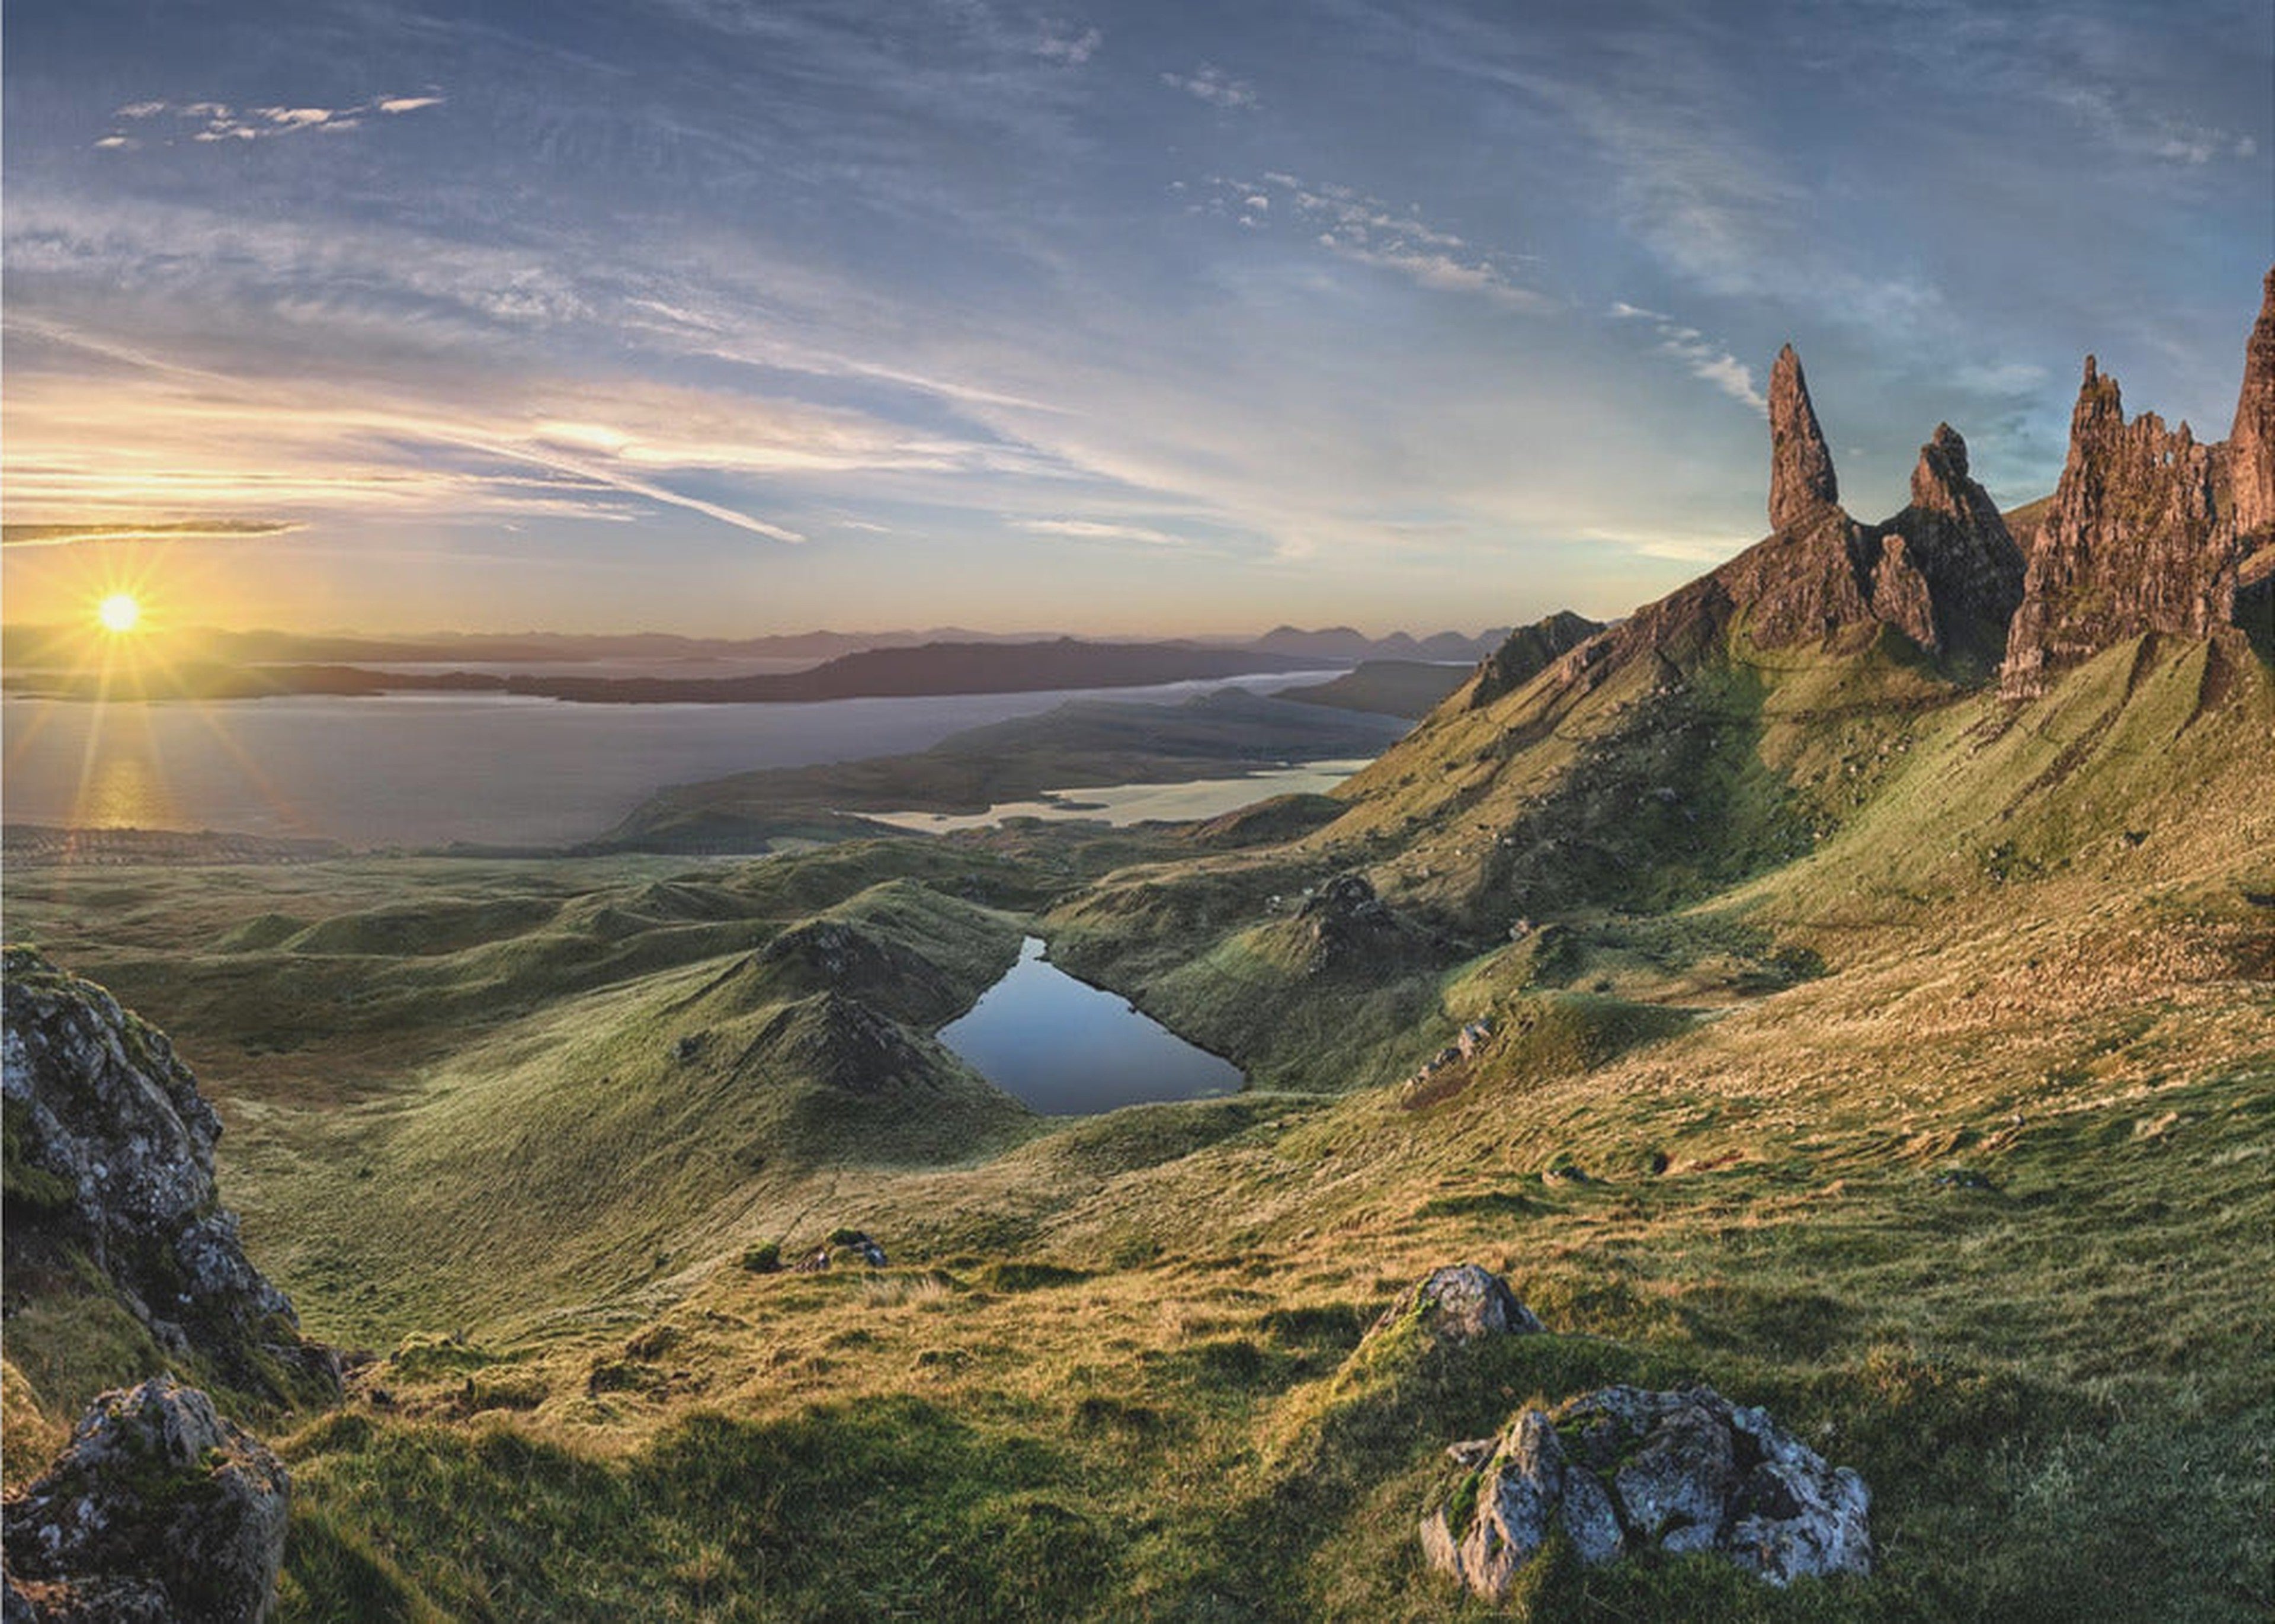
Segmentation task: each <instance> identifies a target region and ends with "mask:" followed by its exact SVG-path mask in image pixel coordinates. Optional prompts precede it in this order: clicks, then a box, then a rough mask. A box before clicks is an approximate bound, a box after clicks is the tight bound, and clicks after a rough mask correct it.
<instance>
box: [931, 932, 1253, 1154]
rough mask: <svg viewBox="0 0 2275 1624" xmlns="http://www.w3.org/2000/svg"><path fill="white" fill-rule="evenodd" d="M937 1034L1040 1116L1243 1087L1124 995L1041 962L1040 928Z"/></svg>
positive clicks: (1227, 1069) (1221, 1063) (1229, 1068)
mask: <svg viewBox="0 0 2275 1624" xmlns="http://www.w3.org/2000/svg"><path fill="white" fill-rule="evenodd" d="M940 1040H941V1042H942V1043H944V1044H946V1045H947V1046H949V1048H951V1049H953V1050H955V1051H956V1054H960V1055H962V1056H963V1057H964V1059H965V1060H966V1061H969V1062H971V1066H972V1067H973V1069H976V1070H977V1071H979V1074H980V1075H981V1076H984V1077H986V1079H987V1080H988V1081H989V1082H991V1083H993V1084H995V1086H996V1087H998V1088H1000V1089H1001V1090H1002V1091H1004V1092H1005V1093H1007V1094H1012V1095H1016V1096H1017V1098H1019V1099H1023V1100H1024V1101H1025V1102H1026V1103H1027V1104H1028V1105H1029V1106H1032V1107H1033V1108H1034V1109H1036V1110H1038V1111H1039V1112H1041V1113H1042V1114H1044V1115H1046V1116H1087V1115H1090V1114H1092V1113H1094V1112H1099V1111H1111V1110H1114V1109H1115V1108H1116V1107H1121V1106H1134V1105H1143V1104H1145V1102H1147V1101H1149V1100H1158V1099H1206V1098H1209V1097H1210V1096H1212V1095H1218V1094H1231V1093H1236V1092H1238V1091H1239V1090H1240V1088H1241V1086H1242V1084H1243V1083H1244V1082H1245V1081H1246V1079H1245V1078H1243V1076H1241V1075H1240V1069H1239V1068H1238V1067H1236V1066H1235V1065H1234V1064H1233V1063H1232V1062H1231V1061H1228V1060H1225V1059H1222V1058H1221V1057H1220V1056H1218V1055H1214V1054H1210V1053H1209V1052H1208V1051H1207V1050H1206V1049H1200V1048H1195V1047H1194V1046H1192V1045H1191V1044H1190V1043H1187V1042H1186V1041H1185V1040H1184V1039H1183V1038H1180V1037H1178V1036H1177V1035H1176V1033H1175V1032H1173V1031H1170V1030H1169V1029H1168V1027H1166V1026H1163V1025H1162V1024H1161V1023H1160V1022H1158V1021H1155V1020H1153V1019H1152V1018H1151V1017H1150V1016H1145V1015H1142V1014H1140V1013H1139V1012H1138V1010H1137V1009H1136V1008H1133V1007H1132V1006H1131V1005H1130V1003H1129V1002H1128V1001H1126V1000H1124V999H1122V998H1118V997H1116V996H1115V994H1113V993H1106V992H1101V991H1100V990H1099V989H1098V988H1097V987H1094V986H1090V985H1088V984H1087V983H1086V982H1081V981H1077V980H1076V979H1075V978H1073V977H1072V976H1069V975H1068V974H1067V973H1066V972H1065V971H1062V970H1060V969H1059V968H1058V967H1057V966H1055V965H1053V964H1047V963H1044V962H1043V943H1042V940H1041V939H1040V938H1039V937H1034V936H1030V937H1028V938H1027V939H1026V940H1025V941H1024V942H1022V943H1021V944H1020V947H1019V962H1018V963H1016V964H1014V965H1012V966H1011V968H1010V969H1009V971H1006V972H1004V976H1003V978H1002V979H1001V981H998V982H997V983H996V984H995V985H994V986H991V987H989V988H988V989H987V990H986V992H985V993H981V994H980V997H979V1002H978V1003H976V1004H974V1005H973V1006H972V1007H971V1012H970V1013H969V1014H967V1015H965V1016H964V1017H963V1018H962V1019H961V1020H957V1021H953V1022H950V1023H949V1024H948V1025H946V1026H944V1027H942V1028H941V1033H940Z"/></svg>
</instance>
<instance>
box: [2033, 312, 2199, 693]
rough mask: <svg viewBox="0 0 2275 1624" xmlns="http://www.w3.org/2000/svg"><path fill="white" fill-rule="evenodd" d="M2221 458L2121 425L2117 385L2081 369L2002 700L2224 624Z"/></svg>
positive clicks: (2184, 431) (2164, 432)
mask: <svg viewBox="0 0 2275 1624" xmlns="http://www.w3.org/2000/svg"><path fill="white" fill-rule="evenodd" d="M2221 460H2222V459H2221V458H2220V457H2218V456H2216V455H2215V453H2214V449H2213V448H2212V447H2211V446H2206V445H2201V444H2198V443H2197V442H2196V435H2195V434H2194V433H2193V432H2191V431H2190V429H2189V427H2188V425H2187V424H2186V423H2183V424H2181V426H2180V427H2178V428H2173V429H2168V428H2166V427H2165V423H2164V419H2161V418H2159V417H2158V415H2157V414H2156V413H2155V412H2143V413H2142V414H2141V415H2140V416H2139V417H2137V418H2135V419H2133V420H2132V421H2131V422H2130V423H2128V422H2127V421H2126V420H2125V405H2124V401H2123V399H2122V397H2120V394H2119V391H2118V387H2117V380H2116V379H2115V378H2113V377H2111V376H2109V375H2108V374H2105V373H2104V372H2102V371H2101V370H2100V369H2099V367H2098V366H2097V365H2096V363H2095V360H2094V358H2093V357H2092V356H2090V355H2089V356H2087V357H2086V358H2085V378H2084V381H2083V382H2082V384H2081V385H2080V387H2079V389H2078V396H2077V406H2076V409H2075V411H2074V412H2072V413H2071V415H2070V432H2069V456H2068V458H2067V461H2066V462H2065V463H2064V464H2063V465H2062V475H2061V482H2060V484H2059V485H2057V486H2056V487H2054V499H2053V505H2052V508H2051V509H2050V510H2048V512H2047V514H2046V521H2045V524H2044V525H2043V526H2042V527H2041V528H2040V529H2039V532H2038V534H2037V540H2036V541H2035V542H2034V543H2033V544H2032V546H2031V548H2030V558H2029V568H2028V570H2027V571H2026V572H2025V574H2024V576H2023V581H2022V606H2021V608H2018V609H2017V610H2016V612H2015V615H2014V624H2013V627H2012V629H2011V630H2010V631H2008V633H2007V661H2006V665H2005V667H2004V668H2003V669H2002V670H2001V671H2000V673H1999V687H2000V691H2002V692H2003V693H2005V694H2006V695H2007V697H2008V698H2010V699H2028V698H2029V697H2030V696H2032V695H2033V694H2036V693H2037V692H2038V691H2041V690H2042V689H2043V688H2044V685H2045V682H2046V678H2047V676H2049V675H2050V674H2051V673H2052V671H2054V670H2056V669H2059V668H2061V667H2064V666H2068V665H2075V664H2077V663H2078V662H2080V661H2084V660H2088V659H2090V658H2091V657H2092V656H2093V655H2095V654H2097V653H2100V652H2101V651H2102V650H2103V649H2105V648H2107V647H2110V646H2112V645H2113V644H2116V643H2119V642H2121V641H2123V640H2124V639H2125V638H2129V637H2136V636H2138V635H2140V634H2141V633H2142V632H2144V631H2169V632H2176V633H2179V634H2180V635H2181V636H2184V637H2202V636H2203V635H2204V634H2205V633H2207V632H2209V631H2211V630H2212V628H2213V627H2215V626H2220V625H2225V624H2226V623H2228V622H2229V620H2230V618H2231V616H2232V614H2233V603H2234V596H2235V587H2236V565H2237V564H2238V563H2240V562H2241V560H2240V555H2239V553H2238V550H2237V548H2236V545H2235V526H2234V524H2233V517H2232V516H2227V515H2224V514H2223V513H2222V508H2223V506H2224V505H2225V504H2223V503H2222V502H2221V501H2220V498H2219V494H2218V485H2219V480H2218V469H2219V465H2220V462H2221Z"/></svg>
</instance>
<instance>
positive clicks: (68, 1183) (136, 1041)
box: [0, 948, 339, 1399]
mask: <svg viewBox="0 0 2275 1624" xmlns="http://www.w3.org/2000/svg"><path fill="white" fill-rule="evenodd" d="M0 971H4V983H5V998H6V1009H5V1014H6V1021H5V1031H4V1036H0V1100H4V1110H5V1113H6V1129H7V1155H6V1169H5V1191H6V1204H7V1221H8V1249H9V1272H10V1275H11V1280H10V1284H11V1289H12V1290H14V1291H17V1292H27V1293H32V1294H34V1295H36V1294H40V1293H42V1292H43V1291H46V1290H48V1289H49V1288H53V1289H55V1290H57V1291H63V1292H84V1291H86V1290H87V1289H88V1288H89V1285H90V1282H91V1281H92V1280H101V1281H103V1282H106V1283H107V1286H108V1288H109V1292H110V1295H113V1296H114V1297H115V1298H116V1300H117V1303H119V1304H120V1305H121V1306H123V1307H124V1308H125V1311H127V1312H128V1313H129V1314H131V1315H132V1317H133V1318H134V1319H135V1320H136V1321H137V1322H138V1323H139V1324H140V1326H142V1327H143V1328H144V1329H145V1330H146V1331H147V1332H148V1333H149V1334H150V1337H151V1339H152V1341H154V1342H155V1344H156V1347H157V1348H158V1349H159V1350H161V1351H162V1353H163V1354H165V1355H170V1356H175V1357H190V1358H195V1359H198V1360H201V1361H203V1362H204V1363H205V1365H206V1366H207V1368H208V1369H209V1370H210V1371H212V1372H213V1374H214V1376H215V1378H216V1379H219V1380H221V1381H223V1382H224V1383H226V1384H227V1385H229V1386H234V1387H237V1388H239V1389H241V1390H243V1391H245V1392H246V1393H248V1394H258V1395H261V1396H262V1397H267V1398H281V1399H308V1398H314V1397H320V1396H331V1395H334V1394H336V1393H337V1392H338V1387H339V1379H338V1373H337V1367H336V1364H335V1363H334V1362H333V1361H332V1358H331V1356H330V1355H329V1353H328V1352H327V1351H326V1350H324V1349H322V1348H318V1347H315V1346H314V1345H313V1344H310V1343H306V1342H304V1341H302V1340H301V1338H300V1336H299V1328H298V1327H299V1321H298V1319H297V1318H295V1316H294V1314H293V1311H292V1305H291V1303H290V1302H289V1301H287V1300H286V1298H285V1296H284V1294H283V1293H282V1292H280V1291H278V1290H277V1289H276V1287H274V1286H272V1285H271V1284H269V1282H268V1280H266V1279H265V1278H263V1277H262V1275H261V1272H260V1271H259V1270H257V1269H255V1268H254V1267H253V1265H252V1264H251V1263H250V1262H249V1261H248V1260H247V1259H246V1255H245V1250H244V1248H243V1246H242V1245H241V1244H240V1243H239V1242H238V1224H237V1217H236V1215H235V1214H234V1213H232V1212H229V1211H227V1210H226V1209H224V1208H223V1206H222V1205H221V1204H220V1199H219V1196H218V1194H217V1192H216V1190H215V1186H214V1174H213V1151H214V1142H215V1139H216V1138H218V1137H220V1134H221V1124H220V1122H219V1121H218V1120H217V1119H216V1118H215V1115H214V1113H213V1107H211V1106H209V1105H208V1104H207V1103H206V1101H205V1099H203V1098H202V1097H201V1096H200V1094H199V1092H198V1087H197V1079H196V1078H195V1077H193V1076H192V1075H191V1074H190V1071H189V1069H188V1068H187V1067H185V1066H184V1065H183V1064H182V1063H181V1061H179V1060H178V1059H176V1058H175V1055H174V1051H173V1046H172V1045H171V1044H170V1043H169V1042H168V1041H167V1039H166V1037H165V1035H164V1034H163V1033H162V1032H160V1031H156V1030H155V1028H153V1027H151V1026H149V1025H148V1024H147V1023H145V1022H143V1021H142V1020H140V1018H138V1017H137V1016H133V1015H132V1014H129V1013H128V1012H126V1011H125V1010H123V1009H121V1008H119V1006H118V1002H117V1000H116V999H114V998H112V997H111V995H110V993H108V992H106V991H104V990H103V989H102V987H100V986H96V985H94V983H93V982H90V981H84V980H81V979H80V978H78V977H76V976H72V975H69V974H66V973H65V972H64V971H61V970H58V969H57V967H56V966H55V965H53V964H52V963H49V962H48V961H47V960H46V959H45V958H44V957H42V956H41V955H40V954H39V953H37V952H36V951H34V950H33V949H31V948H8V949H6V952H5V957H4V963H0Z"/></svg>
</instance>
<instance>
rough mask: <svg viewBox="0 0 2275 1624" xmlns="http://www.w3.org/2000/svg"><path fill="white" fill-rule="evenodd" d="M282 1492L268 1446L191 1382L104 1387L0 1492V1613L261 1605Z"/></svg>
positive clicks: (254, 1608)
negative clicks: (26, 1482)
mask: <svg viewBox="0 0 2275 1624" xmlns="http://www.w3.org/2000/svg"><path fill="white" fill-rule="evenodd" d="M290 1497H291V1479H290V1478H289V1477H287V1476H286V1474H285V1471H284V1469H283V1466H282V1465H280V1464H279V1463H278V1462H277V1460H276V1456H275V1455H274V1454H270V1453H269V1451H268V1448H267V1447H266V1446H264V1445H262V1444H261V1441H260V1440H259V1439H255V1438H253V1437H252V1436H251V1435H250V1434H249V1433H246V1432H245V1431H241V1430H240V1429H238V1427H236V1426H235V1425H233V1424H231V1423H230V1422H228V1421H226V1420H223V1418H222V1416H220V1415H218V1414H217V1413H215V1409H214V1407H213V1401H211V1400H210V1399H208V1397H207V1396H206V1395H205V1394H202V1393H200V1392H199V1391H198V1390H197V1389H196V1388H195V1387H185V1386H182V1385H181V1384H180V1383H178V1382H177V1381H175V1380H174V1379H172V1378H170V1377H158V1378H155V1379H151V1380H149V1381H146V1382H144V1383H143V1384H142V1385H141V1386H139V1387H135V1388H132V1389H131V1390H126V1391H122V1392H117V1393H106V1394H103V1395H102V1397H101V1398H99V1399H97V1400H96V1401H94V1404H93V1406H91V1407H90V1408H89V1409H88V1410H87V1414H86V1415H85V1416H82V1417H81V1418H80V1420H79V1425H78V1426H77V1427H76V1428H74V1429H73V1430H72V1440H71V1443H70V1445H69V1446H67V1447H66V1448H65V1449H64V1453H63V1454H61V1455H60V1456H58V1457H57V1460H56V1462H55V1463H54V1464H53V1465H51V1466H49V1468H48V1469H47V1470H46V1471H45V1472H43V1473H42V1474H41V1476H40V1477H38V1478H37V1479H36V1480H35V1481H34V1483H33V1484H31V1485H30V1486H29V1487H28V1488H26V1489H25V1490H24V1491H23V1492H21V1493H20V1494H14V1495H11V1496H10V1497H9V1499H8V1501H7V1519H6V1547H7V1558H8V1590H9V1597H8V1613H9V1616H10V1617H11V1618H16V1617H23V1618H28V1619H35V1620H79V1619H88V1620H93V1619H102V1620H122V1619H152V1620H179V1621H181V1624H208V1621H210V1624H245V1621H246V1620H261V1619H265V1618H267V1617H268V1613H269V1609H270V1606H271V1605H272V1603H273V1600H274V1598H275V1595H276V1574H277V1569H278V1567H280V1565H281V1564H282V1562H283V1555H284V1522H285V1514H286V1510H287V1507H288V1502H289V1499H290Z"/></svg>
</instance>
